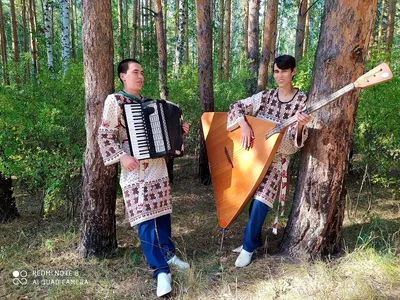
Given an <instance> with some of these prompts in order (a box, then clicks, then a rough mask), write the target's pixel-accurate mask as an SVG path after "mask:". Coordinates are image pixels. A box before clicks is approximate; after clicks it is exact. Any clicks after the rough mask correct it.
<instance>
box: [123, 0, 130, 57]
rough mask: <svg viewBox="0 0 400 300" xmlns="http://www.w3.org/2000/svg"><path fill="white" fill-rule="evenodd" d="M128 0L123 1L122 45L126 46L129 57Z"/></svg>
mask: <svg viewBox="0 0 400 300" xmlns="http://www.w3.org/2000/svg"><path fill="white" fill-rule="evenodd" d="M128 7H129V6H128V0H125V1H124V17H125V31H126V33H125V37H124V47H126V49H125V50H126V51H125V53H126V55H127V56H128V57H129V55H130V53H131V49H130V44H131V43H129V40H128V39H129V35H128V34H129V9H128Z"/></svg>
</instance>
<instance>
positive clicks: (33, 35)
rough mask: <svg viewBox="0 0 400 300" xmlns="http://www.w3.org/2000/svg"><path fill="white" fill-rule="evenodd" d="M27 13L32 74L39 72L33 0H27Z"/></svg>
mask: <svg viewBox="0 0 400 300" xmlns="http://www.w3.org/2000/svg"><path fill="white" fill-rule="evenodd" d="M28 1H29V7H28V15H29V26H30V40H31V58H32V66H33V67H32V69H33V70H32V71H33V75H36V74H37V73H38V72H39V63H38V59H37V52H38V51H37V43H36V24H35V15H34V13H35V1H34V0H28Z"/></svg>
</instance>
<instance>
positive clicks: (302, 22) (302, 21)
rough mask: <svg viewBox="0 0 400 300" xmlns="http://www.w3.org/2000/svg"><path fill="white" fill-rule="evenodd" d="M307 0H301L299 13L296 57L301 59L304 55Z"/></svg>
mask: <svg viewBox="0 0 400 300" xmlns="http://www.w3.org/2000/svg"><path fill="white" fill-rule="evenodd" d="M306 14H307V0H299V11H298V14H297V28H296V43H295V58H296V60H297V61H299V60H300V59H301V58H302V57H303V43H304V31H305V26H306Z"/></svg>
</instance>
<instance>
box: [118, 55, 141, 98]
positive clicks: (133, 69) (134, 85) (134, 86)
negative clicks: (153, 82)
mask: <svg viewBox="0 0 400 300" xmlns="http://www.w3.org/2000/svg"><path fill="white" fill-rule="evenodd" d="M120 78H121V80H122V82H123V83H124V88H129V89H130V90H134V91H137V92H139V91H140V90H141V89H142V86H143V83H144V75H143V69H142V66H141V65H140V64H138V63H134V62H131V63H129V68H128V70H127V71H126V73H121V74H120Z"/></svg>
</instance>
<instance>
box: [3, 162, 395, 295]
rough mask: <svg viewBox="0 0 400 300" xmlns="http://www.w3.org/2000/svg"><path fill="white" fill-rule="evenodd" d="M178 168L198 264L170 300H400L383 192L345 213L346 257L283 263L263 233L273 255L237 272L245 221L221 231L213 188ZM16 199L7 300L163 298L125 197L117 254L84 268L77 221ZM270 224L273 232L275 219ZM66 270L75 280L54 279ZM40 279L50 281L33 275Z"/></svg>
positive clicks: (176, 280)
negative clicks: (127, 215)
mask: <svg viewBox="0 0 400 300" xmlns="http://www.w3.org/2000/svg"><path fill="white" fill-rule="evenodd" d="M176 169H177V171H178V170H180V172H176V176H175V182H176V183H175V184H174V185H173V196H174V199H173V201H174V212H173V215H172V222H173V237H174V241H175V244H176V246H177V250H178V253H179V256H180V257H183V258H185V259H187V260H188V261H189V262H190V263H191V269H190V270H185V271H179V270H173V272H172V275H173V291H172V293H171V296H170V298H171V299H323V300H329V299H332V300H333V299H399V298H400V267H399V266H400V256H399V249H398V247H399V230H400V226H399V225H400V209H399V200H398V199H393V198H391V196H390V195H386V193H385V191H384V190H379V189H377V187H375V192H374V194H373V197H372V198H368V197H367V194H368V191H366V190H364V191H362V192H361V194H360V197H359V203H358V209H357V212H354V211H351V212H350V211H348V212H347V214H346V219H345V222H344V228H343V237H344V241H345V247H346V248H345V249H344V250H345V251H344V252H345V254H344V255H342V256H340V257H335V258H330V259H327V260H324V261H321V260H317V261H314V262H308V261H302V260H299V259H295V258H292V257H287V256H282V255H280V254H279V253H278V251H277V247H276V246H277V242H278V240H279V236H278V237H275V236H273V235H272V234H271V230H270V228H269V226H265V228H264V232H263V234H264V235H266V236H267V237H268V243H267V253H265V250H263V249H259V250H258V251H257V252H256V253H255V255H254V260H253V261H252V263H251V264H250V265H249V266H248V267H246V268H243V269H237V268H235V267H234V262H235V259H236V254H235V253H233V252H232V251H231V249H233V248H235V247H237V246H238V245H240V244H241V238H242V231H243V228H244V225H245V223H246V220H247V213H246V212H245V213H243V214H242V215H241V216H240V217H239V218H238V219H237V221H236V222H235V223H234V224H233V225H232V226H231V227H230V228H229V229H226V230H225V231H223V230H222V229H220V228H219V227H218V224H217V218H216V211H215V204H214V200H213V195H212V189H211V187H205V186H201V185H199V184H198V183H197V181H196V179H195V178H194V176H193V175H192V174H194V173H195V172H194V171H195V168H194V167H193V166H190V165H189V163H188V161H187V160H182V161H181V162H180V163H179V164H178V165H177V166H176ZM293 186H294V185H293V184H292V187H293ZM291 192H293V191H291ZM358 192H359V186H357V185H355V186H353V187H349V201H352V200H353V199H356V197H357V195H358ZM16 196H17V201H18V204H19V205H20V206H19V211H20V214H21V217H20V218H18V219H16V220H14V221H12V222H10V223H8V224H3V225H1V231H0V246H1V248H0V298H1V299H155V298H156V296H155V290H156V282H155V280H154V279H153V278H152V272H151V270H150V269H149V268H148V266H147V264H146V262H145V259H144V257H143V254H142V251H141V247H140V243H139V240H138V237H137V232H136V228H131V227H130V226H129V224H127V222H126V221H125V220H124V213H123V209H122V199H118V203H117V212H116V214H117V239H118V245H119V249H118V251H116V253H115V255H114V256H113V257H111V258H109V259H87V260H84V259H81V258H79V257H78V255H77V251H76V248H77V246H78V243H79V220H73V221H67V219H66V217H65V213H64V212H62V211H58V212H57V211H56V212H51V213H50V214H49V215H48V216H47V218H46V219H44V220H41V219H40V218H39V214H38V209H37V208H38V207H37V206H36V201H37V200H35V199H28V198H27V197H28V196H26V195H25V196H24V195H22V194H20V193H18V192H17V194H16ZM367 199H368V200H367ZM353 201H354V200H353ZM350 204H351V203H350ZM350 204H349V205H350ZM353 207H354V204H353ZM34 208H36V209H34ZM267 223H268V224H267V225H271V223H272V219H267ZM282 232H283V228H282V226H281V227H280V233H282ZM222 237H224V242H223V244H222V247H221V239H222ZM23 270H25V271H26V272H27V275H28V276H27V277H26V278H27V279H28V283H27V284H26V285H21V284H15V283H14V282H13V279H15V278H14V277H13V272H14V271H19V272H22V271H23ZM62 270H63V271H66V272H71V274H72V275H71V276H60V275H58V276H57V275H55V272H56V271H62ZM40 271H43V272H46V271H47V272H49V274H48V275H43V276H39V275H38V276H34V272H36V273H40ZM50 273H51V274H50ZM68 274H69V273H68ZM19 278H20V279H21V276H20V277H19ZM34 280H37V282H36V283H35V282H34ZM43 280H44V281H43ZM52 280H53V281H52ZM57 280H58V281H57ZM62 280H64V283H63V282H62ZM66 280H68V281H66ZM74 280H75V281H74Z"/></svg>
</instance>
